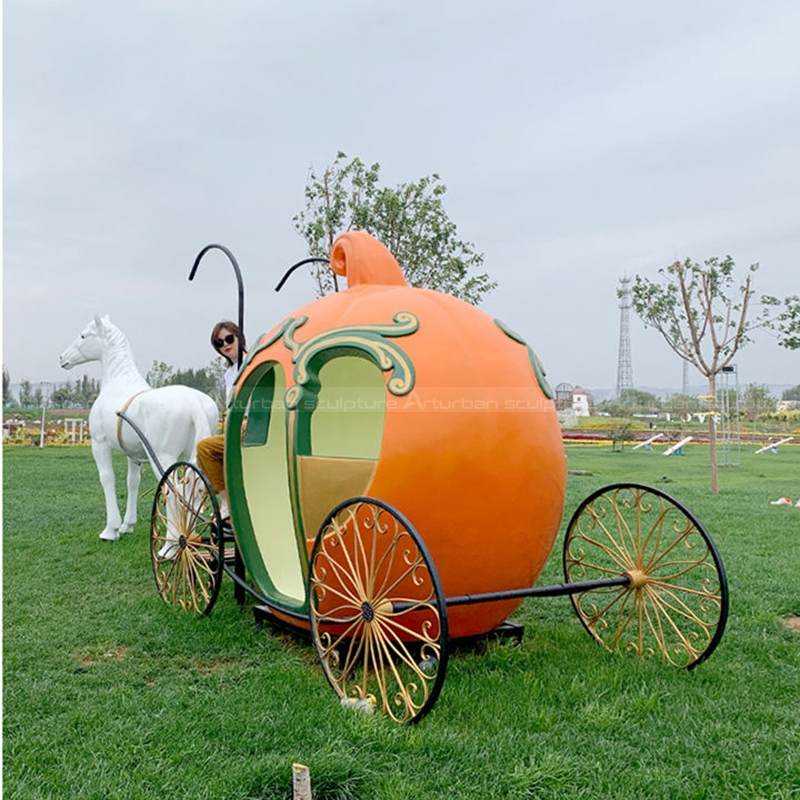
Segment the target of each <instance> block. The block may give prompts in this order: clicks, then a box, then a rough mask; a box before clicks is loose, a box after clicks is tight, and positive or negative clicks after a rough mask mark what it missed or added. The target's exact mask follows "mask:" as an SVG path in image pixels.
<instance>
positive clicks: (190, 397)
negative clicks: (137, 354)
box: [59, 316, 219, 542]
mask: <svg viewBox="0 0 800 800" xmlns="http://www.w3.org/2000/svg"><path fill="white" fill-rule="evenodd" d="M89 361H99V362H100V364H101V366H102V376H101V379H100V394H99V396H98V397H97V399H96V400H95V401H94V403H93V405H92V409H91V411H90V412H89V433H90V435H91V439H92V455H93V456H94V460H95V462H96V463H97V470H98V472H99V473H100V483H101V484H102V486H103V492H104V493H105V498H106V527H105V528H104V529H103V532H102V533H101V534H100V538H101V539H104V540H106V541H112V542H113V541H116V540H118V539H119V537H120V534H121V533H129V532H130V531H132V530H133V527H134V525H135V524H136V504H137V500H138V497H137V494H138V491H139V481H140V478H141V469H142V463H143V462H144V461H145V460H149V461H150V465H151V466H152V468H153V472H154V473H155V474H156V475H157V476H159V477H160V474H161V473H160V470H159V468H158V465H156V464H154V463H153V461H152V459H151V458H150V455H149V453H148V452H147V449H146V448H145V446H144V445H143V443H142V440H141V439H140V437H139V435H138V434H137V433H136V432H135V431H134V430H133V429H132V428H131V426H130V425H128V424H127V423H126V422H124V421H123V420H122V419H121V417H119V416H118V415H117V412H118V411H122V412H123V413H124V414H125V416H126V417H129V418H130V420H131V421H132V422H133V423H134V424H135V425H136V426H137V427H138V428H139V429H140V430H141V431H142V433H143V434H144V435H145V437H146V438H147V441H148V442H149V444H150V446H151V447H152V449H153V452H154V454H155V456H156V458H157V459H158V461H159V462H160V465H161V469H164V470H165V469H167V468H168V467H169V466H170V465H171V464H173V463H174V462H176V461H194V460H195V456H196V452H197V443H198V442H199V441H200V440H201V439H204V438H205V437H206V436H211V435H212V434H213V433H216V430H217V420H218V419H219V411H218V409H217V404H216V403H215V402H214V401H213V400H212V399H211V398H210V397H209V396H208V395H207V394H203V392H199V391H197V389H191V388H189V387H188V386H164V387H162V388H160V389H151V388H150V387H149V386H148V384H147V381H146V380H145V379H144V378H143V377H142V375H141V373H140V372H139V370H138V369H137V368H136V364H135V362H134V360H133V352H132V351H131V347H130V345H129V344H128V340H127V339H126V338H125V334H123V333H122V331H121V330H119V328H117V327H116V326H115V325H113V324H112V323H111V322H110V321H109V319H108V316H104V317H102V318H101V317H100V316H95V318H94V320H93V321H92V322H90V323H89V324H88V325H87V326H86V328H84V330H83V332H82V333H81V334H80V336H78V338H77V339H75V341H74V342H73V343H72V344H71V345H70V346H69V347H68V348H67V349H66V350H65V351H64V352H63V353H62V354H61V356H60V358H59V362H60V364H61V366H62V367H64V369H72V368H73V367H74V366H76V365H77V364H85V363H87V362H89ZM114 450H117V451H118V452H121V453H124V454H125V455H126V456H127V457H128V500H127V505H126V508H125V517H124V518H120V513H119V506H118V505H117V494H116V487H115V481H114V471H113V468H112V452H113V451H114Z"/></svg>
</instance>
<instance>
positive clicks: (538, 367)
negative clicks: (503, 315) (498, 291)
mask: <svg viewBox="0 0 800 800" xmlns="http://www.w3.org/2000/svg"><path fill="white" fill-rule="evenodd" d="M494 324H495V325H497V327H498V328H500V330H501V331H503V333H504V334H505V335H506V336H508V338H509V339H513V340H514V341H515V342H519V343H520V344H521V345H523V346H524V347H526V348H527V349H528V360H529V361H530V362H531V366H532V367H533V374H534V375H535V376H536V382H537V383H538V384H539V388H540V389H541V390H542V392H544V396H545V397H547V398H549V399H550V400H552V399H553V397H554V396H555V395H554V394H553V390H552V389H551V388H550V384H549V383H548V382H547V378H546V377H545V376H546V375H547V373H546V372H545V371H544V367H543V366H542V362H541V361H539V356H537V355H536V353H534V352H533V348H532V347H531V346H530V345H529V344H528V343H527V342H526V341H525V340H524V339H523V338H522V337H521V336H520V335H519V334H518V333H516V332H515V331H512V330H511V328H509V327H508V325H506V324H505V323H504V322H501V321H500V320H499V319H495V321H494Z"/></svg>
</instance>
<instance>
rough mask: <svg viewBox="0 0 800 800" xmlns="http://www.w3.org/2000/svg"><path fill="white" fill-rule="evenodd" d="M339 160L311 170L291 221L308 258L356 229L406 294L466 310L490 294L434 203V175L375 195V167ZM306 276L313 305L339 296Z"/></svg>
mask: <svg viewBox="0 0 800 800" xmlns="http://www.w3.org/2000/svg"><path fill="white" fill-rule="evenodd" d="M346 159H347V156H346V154H345V153H342V152H339V153H338V154H337V155H336V159H335V160H334V162H333V164H331V165H330V166H329V167H327V168H326V169H325V171H324V172H323V173H322V174H321V175H317V174H316V173H315V172H314V170H313V169H312V171H311V173H310V175H309V182H308V185H307V186H306V188H305V198H306V208H305V211H301V212H300V213H299V214H297V215H296V216H295V217H294V219H293V221H294V226H295V229H296V230H297V232H298V233H299V234H300V235H301V236H302V237H303V238H304V239H305V240H306V242H307V243H308V249H309V253H310V254H311V255H312V256H316V257H322V258H327V256H328V255H329V254H330V250H331V246H332V245H333V242H334V240H335V239H336V237H337V236H338V235H339V234H341V233H344V232H346V231H349V230H354V229H358V230H363V231H366V232H367V233H370V234H372V235H373V236H375V237H376V238H377V239H379V240H380V241H381V242H383V243H384V244H385V245H386V246H387V247H388V248H389V250H390V251H391V252H392V253H393V255H394V256H395V258H396V259H397V261H398V263H399V264H400V266H401V267H402V269H403V272H404V274H405V276H406V280H407V281H408V282H409V283H410V284H411V285H412V286H418V287H422V288H427V289H436V290H437V291H440V292H446V293H447V294H451V295H453V296H455V297H460V298H461V299H462V300H466V301H467V302H468V303H472V304H474V305H477V303H479V302H480V300H481V298H482V297H483V296H484V295H485V294H486V293H487V292H489V291H491V290H492V289H494V288H495V287H496V286H497V284H496V283H495V282H493V281H491V280H490V279H489V276H488V275H487V274H485V273H481V274H475V270H477V269H479V268H480V267H481V266H482V265H483V255H482V254H480V253H477V252H476V251H475V247H474V245H473V244H472V243H470V242H464V241H462V240H460V239H459V238H458V235H457V230H456V225H455V224H454V223H453V222H451V220H450V219H449V217H448V216H447V212H446V211H445V208H444V204H443V200H442V198H443V196H444V194H445V192H446V191H447V189H446V187H445V185H444V184H443V183H442V182H441V178H440V177H439V176H438V175H437V174H435V173H434V174H433V175H429V176H428V177H425V178H420V180H418V181H417V182H415V183H404V184H400V185H398V186H397V187H396V188H395V189H390V188H381V187H380V186H379V185H378V181H379V178H380V164H373V165H372V166H371V167H367V166H366V165H365V164H364V163H363V162H362V161H361V160H360V159H359V158H354V159H352V161H349V162H347V163H345V162H346ZM312 273H313V276H314V279H315V281H316V284H317V293H318V295H319V296H320V297H321V296H323V295H326V294H329V293H330V292H332V291H338V290H339V285H338V281H337V278H336V276H335V275H334V274H333V272H332V271H331V270H330V269H328V268H327V267H326V266H321V265H315V266H314V267H312Z"/></svg>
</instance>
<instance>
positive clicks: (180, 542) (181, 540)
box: [178, 534, 186, 550]
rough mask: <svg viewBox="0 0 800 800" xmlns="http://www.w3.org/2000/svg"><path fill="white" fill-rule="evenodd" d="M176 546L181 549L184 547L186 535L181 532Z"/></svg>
mask: <svg viewBox="0 0 800 800" xmlns="http://www.w3.org/2000/svg"><path fill="white" fill-rule="evenodd" d="M178 547H180V549H181V550H185V549H186V537H185V536H184V535H183V534H181V538H180V539H178Z"/></svg>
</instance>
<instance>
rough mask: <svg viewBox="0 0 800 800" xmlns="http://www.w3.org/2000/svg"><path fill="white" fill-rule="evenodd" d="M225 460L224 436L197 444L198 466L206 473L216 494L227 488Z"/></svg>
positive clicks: (214, 437)
mask: <svg viewBox="0 0 800 800" xmlns="http://www.w3.org/2000/svg"><path fill="white" fill-rule="evenodd" d="M224 458H225V437H224V436H209V437H208V438H207V439H201V440H200V441H199V442H198V443H197V466H198V467H200V469H201V470H203V472H205V474H206V477H207V478H208V480H209V481H211V486H212V487H213V489H214V491H215V492H221V491H222V490H223V489H224V488H225V466H224Z"/></svg>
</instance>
